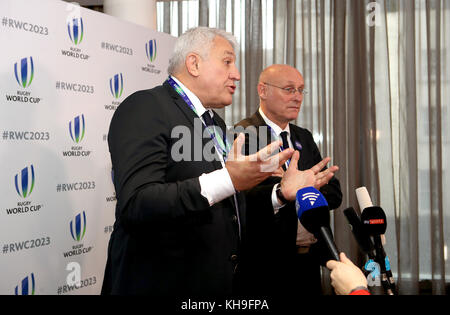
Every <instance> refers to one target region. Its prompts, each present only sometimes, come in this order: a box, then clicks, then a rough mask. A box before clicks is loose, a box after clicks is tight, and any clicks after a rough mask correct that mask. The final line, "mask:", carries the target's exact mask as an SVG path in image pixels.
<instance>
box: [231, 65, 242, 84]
mask: <svg viewBox="0 0 450 315" xmlns="http://www.w3.org/2000/svg"><path fill="white" fill-rule="evenodd" d="M230 79H232V80H234V81H240V80H241V74H240V73H239V70H238V68H237V67H236V66H234V68H233V70H232V71H231V72H230Z"/></svg>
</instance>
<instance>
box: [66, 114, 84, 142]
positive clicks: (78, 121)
mask: <svg viewBox="0 0 450 315" xmlns="http://www.w3.org/2000/svg"><path fill="white" fill-rule="evenodd" d="M85 130H86V125H85V122H84V115H83V114H81V115H79V116H77V117H75V118H74V119H73V120H71V121H70V122H69V132H70V137H71V138H72V140H73V142H75V143H80V142H81V141H82V140H83V138H84V132H85Z"/></svg>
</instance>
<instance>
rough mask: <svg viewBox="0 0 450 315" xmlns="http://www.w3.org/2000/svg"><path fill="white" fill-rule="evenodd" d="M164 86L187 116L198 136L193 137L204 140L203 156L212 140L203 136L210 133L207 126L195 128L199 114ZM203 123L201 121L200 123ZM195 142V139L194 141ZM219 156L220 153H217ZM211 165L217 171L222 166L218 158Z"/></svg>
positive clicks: (168, 87) (167, 86)
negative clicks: (204, 149)
mask: <svg viewBox="0 0 450 315" xmlns="http://www.w3.org/2000/svg"><path fill="white" fill-rule="evenodd" d="M163 86H164V87H165V88H166V89H167V90H168V92H169V95H170V96H171V97H172V99H173V101H174V103H175V104H176V105H177V107H178V108H179V109H180V111H181V112H182V113H183V114H184V115H185V116H186V119H187V121H188V122H189V124H190V125H191V126H192V130H194V133H196V134H197V135H193V136H195V137H200V138H201V139H202V155H203V148H204V147H205V146H206V144H207V143H208V142H210V141H212V140H211V138H209V137H203V135H207V134H208V132H207V131H205V129H206V128H205V125H204V124H203V123H201V124H197V126H198V125H200V126H201V129H199V128H198V127H197V128H195V126H196V124H195V123H194V121H195V119H200V118H199V117H198V116H197V114H196V113H195V112H194V111H193V110H192V109H191V108H190V107H189V105H188V104H186V102H185V101H184V100H183V98H182V97H181V96H180V95H179V94H178V93H177V92H176V91H175V90H174V89H173V88H172V86H171V85H170V84H169V83H167V81H166V82H164V84H163ZM200 122H201V121H200ZM192 140H193V139H192ZM194 150H195V148H194ZM217 154H218V153H217ZM211 163H212V164H213V165H214V168H215V169H221V168H222V164H221V163H220V161H219V160H217V158H214V159H213V160H212V161H211Z"/></svg>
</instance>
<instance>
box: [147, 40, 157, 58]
mask: <svg viewBox="0 0 450 315" xmlns="http://www.w3.org/2000/svg"><path fill="white" fill-rule="evenodd" d="M145 53H146V54H147V59H148V60H149V61H150V62H153V61H155V59H156V39H151V40H149V41H148V42H147V43H146V44H145Z"/></svg>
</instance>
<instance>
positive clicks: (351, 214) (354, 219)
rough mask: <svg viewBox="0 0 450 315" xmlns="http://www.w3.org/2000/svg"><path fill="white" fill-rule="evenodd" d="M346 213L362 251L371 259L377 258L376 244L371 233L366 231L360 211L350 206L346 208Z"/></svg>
mask: <svg viewBox="0 0 450 315" xmlns="http://www.w3.org/2000/svg"><path fill="white" fill-rule="evenodd" d="M344 215H345V217H346V218H347V221H348V223H349V225H350V228H351V230H352V233H353V236H354V237H355V240H356V242H357V243H358V245H359V248H360V249H361V251H362V252H363V253H364V254H366V255H367V256H368V257H369V259H375V253H374V250H375V246H374V244H373V242H372V239H371V238H370V236H369V234H367V233H366V231H365V229H364V226H363V224H362V223H361V219H360V218H359V215H358V213H356V211H355V209H353V207H350V208H348V209H345V210H344Z"/></svg>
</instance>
